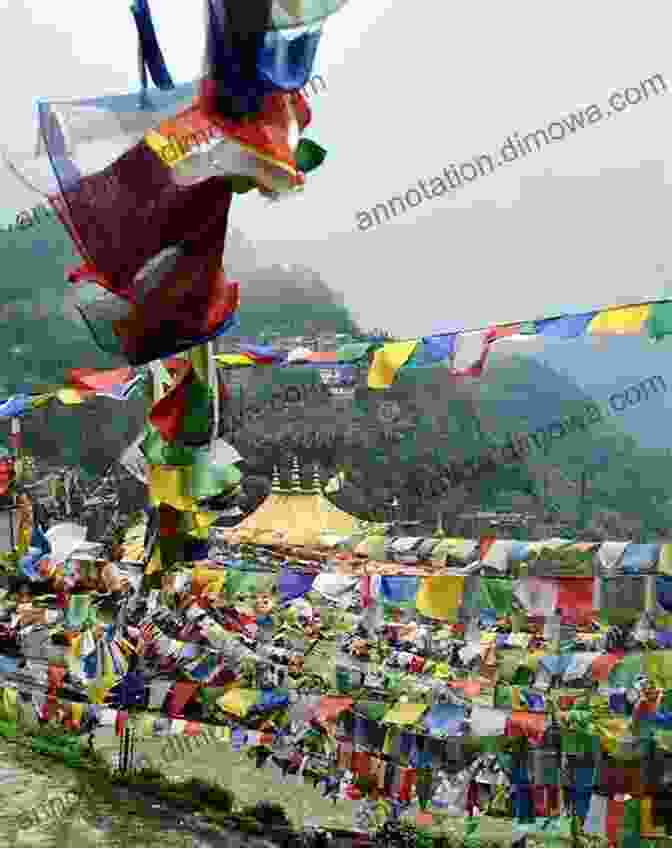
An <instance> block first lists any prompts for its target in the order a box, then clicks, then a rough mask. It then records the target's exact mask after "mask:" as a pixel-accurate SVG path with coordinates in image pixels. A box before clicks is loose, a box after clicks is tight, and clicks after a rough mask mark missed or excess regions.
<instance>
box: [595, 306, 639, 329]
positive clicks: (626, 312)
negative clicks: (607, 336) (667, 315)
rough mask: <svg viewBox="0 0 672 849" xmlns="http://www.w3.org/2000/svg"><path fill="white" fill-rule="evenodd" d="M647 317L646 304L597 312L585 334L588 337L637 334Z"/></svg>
mask: <svg viewBox="0 0 672 849" xmlns="http://www.w3.org/2000/svg"><path fill="white" fill-rule="evenodd" d="M648 317H649V305H648V304H643V305H642V306H638V307H619V308H617V309H609V310H603V311H602V312H598V314H597V315H596V316H595V318H594V319H593V320H592V321H591V322H590V324H589V325H588V329H587V331H586V332H587V333H588V334H590V335H595V334H597V333H622V334H637V333H640V332H641V330H642V325H643V324H644V322H645V321H646V320H647V318H648Z"/></svg>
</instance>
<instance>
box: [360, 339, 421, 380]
mask: <svg viewBox="0 0 672 849" xmlns="http://www.w3.org/2000/svg"><path fill="white" fill-rule="evenodd" d="M417 345H418V340H417V339H416V340H414V341H412V342H388V343H387V345H383V347H382V348H380V349H379V350H378V351H376V353H375V354H374V355H373V362H372V363H371V367H370V368H369V389H387V388H389V387H390V386H391V385H392V384H393V383H394V378H395V375H396V374H397V372H398V371H399V369H400V368H401V367H402V366H403V365H404V363H405V362H407V360H408V358H409V357H410V356H411V354H412V353H413V352H414V351H415V349H416V347H417Z"/></svg>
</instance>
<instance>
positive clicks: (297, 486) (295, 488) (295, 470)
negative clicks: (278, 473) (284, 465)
mask: <svg viewBox="0 0 672 849" xmlns="http://www.w3.org/2000/svg"><path fill="white" fill-rule="evenodd" d="M291 490H292V492H293V493H296V494H300V493H301V492H302V489H301V473H300V470H299V459H298V457H294V460H293V461H292V486H291Z"/></svg>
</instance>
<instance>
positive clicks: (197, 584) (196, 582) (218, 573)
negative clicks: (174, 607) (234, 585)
mask: <svg viewBox="0 0 672 849" xmlns="http://www.w3.org/2000/svg"><path fill="white" fill-rule="evenodd" d="M225 583H226V572H225V571H224V569H206V568H203V567H198V568H197V569H193V570H192V572H191V587H192V592H194V591H195V590H197V589H201V588H205V590H206V592H209V593H221V592H224V584H225Z"/></svg>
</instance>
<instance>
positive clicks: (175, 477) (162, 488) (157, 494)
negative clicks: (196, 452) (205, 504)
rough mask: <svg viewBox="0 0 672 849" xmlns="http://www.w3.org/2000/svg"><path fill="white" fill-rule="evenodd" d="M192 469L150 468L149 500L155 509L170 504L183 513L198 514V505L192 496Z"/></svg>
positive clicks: (183, 467) (181, 467) (176, 467)
mask: <svg viewBox="0 0 672 849" xmlns="http://www.w3.org/2000/svg"><path fill="white" fill-rule="evenodd" d="M190 474H191V469H190V468H189V467H188V466H150V467H149V482H148V488H149V500H150V504H151V505H152V506H153V507H158V506H159V504H168V505H170V506H171V507H174V508H175V510H179V511H181V512H196V511H197V510H198V503H197V502H196V500H195V499H194V498H192V497H191V496H190V495H186V493H187V492H189V491H190V488H191V477H190Z"/></svg>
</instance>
